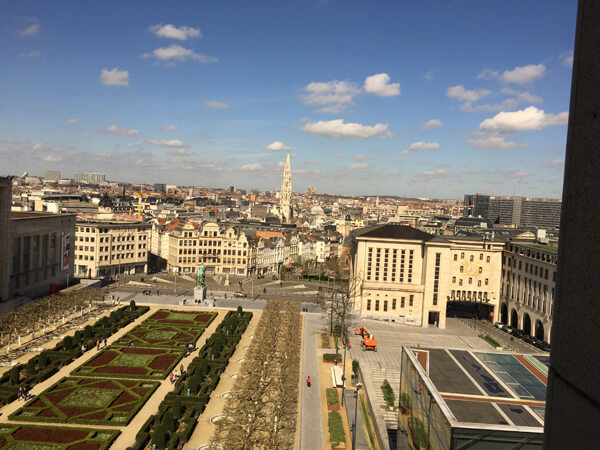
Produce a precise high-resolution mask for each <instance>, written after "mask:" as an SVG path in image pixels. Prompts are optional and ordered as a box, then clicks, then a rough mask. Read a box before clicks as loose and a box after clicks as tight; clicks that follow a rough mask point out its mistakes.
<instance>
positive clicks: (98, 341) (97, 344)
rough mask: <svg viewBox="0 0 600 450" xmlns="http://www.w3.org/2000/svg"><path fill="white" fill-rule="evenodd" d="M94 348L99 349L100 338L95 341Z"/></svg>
mask: <svg viewBox="0 0 600 450" xmlns="http://www.w3.org/2000/svg"><path fill="white" fill-rule="evenodd" d="M96 350H100V339H98V340H97V341H96Z"/></svg>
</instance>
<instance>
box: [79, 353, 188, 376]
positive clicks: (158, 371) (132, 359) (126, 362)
mask: <svg viewBox="0 0 600 450" xmlns="http://www.w3.org/2000/svg"><path fill="white" fill-rule="evenodd" d="M182 357H183V349H168V348H138V347H118V346H116V345H111V346H110V347H108V349H107V350H105V351H103V352H101V353H99V354H98V355H96V356H95V357H94V358H92V359H91V360H89V361H87V362H86V363H84V364H82V365H81V366H79V367H78V368H77V369H75V370H73V372H71V375H72V376H86V377H103V378H104V377H115V378H132V375H133V378H145V379H152V380H162V379H164V378H165V377H166V376H167V375H169V373H170V371H171V370H172V369H173V368H174V367H175V365H176V364H177V362H178V361H179V360H180V359H181V358H182Z"/></svg>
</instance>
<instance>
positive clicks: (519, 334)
mask: <svg viewBox="0 0 600 450" xmlns="http://www.w3.org/2000/svg"><path fill="white" fill-rule="evenodd" d="M510 334H512V335H513V336H514V337H517V338H519V339H521V338H522V337H523V334H524V333H523V330H519V329H518V328H514V329H513V330H512V331H511V332H510Z"/></svg>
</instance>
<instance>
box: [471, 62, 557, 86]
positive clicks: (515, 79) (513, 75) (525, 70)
mask: <svg viewBox="0 0 600 450" xmlns="http://www.w3.org/2000/svg"><path fill="white" fill-rule="evenodd" d="M544 73H546V66H545V65H544V64H530V65H528V66H522V67H515V68H514V69H512V70H505V71H504V72H502V73H499V72H497V71H494V70H490V69H485V70H484V71H483V72H481V73H480V74H479V75H477V79H480V80H481V79H483V80H489V79H492V78H497V79H498V80H500V81H503V82H504V83H516V84H524V83H530V82H532V81H535V80H538V79H540V78H542V77H543V76H544Z"/></svg>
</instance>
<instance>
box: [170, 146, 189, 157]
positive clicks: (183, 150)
mask: <svg viewBox="0 0 600 450" xmlns="http://www.w3.org/2000/svg"><path fill="white" fill-rule="evenodd" d="M167 147H172V146H169V145H167ZM174 154H175V156H189V155H191V154H192V152H191V151H189V150H188V149H187V148H179V149H177V150H176V151H175V153H174Z"/></svg>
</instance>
